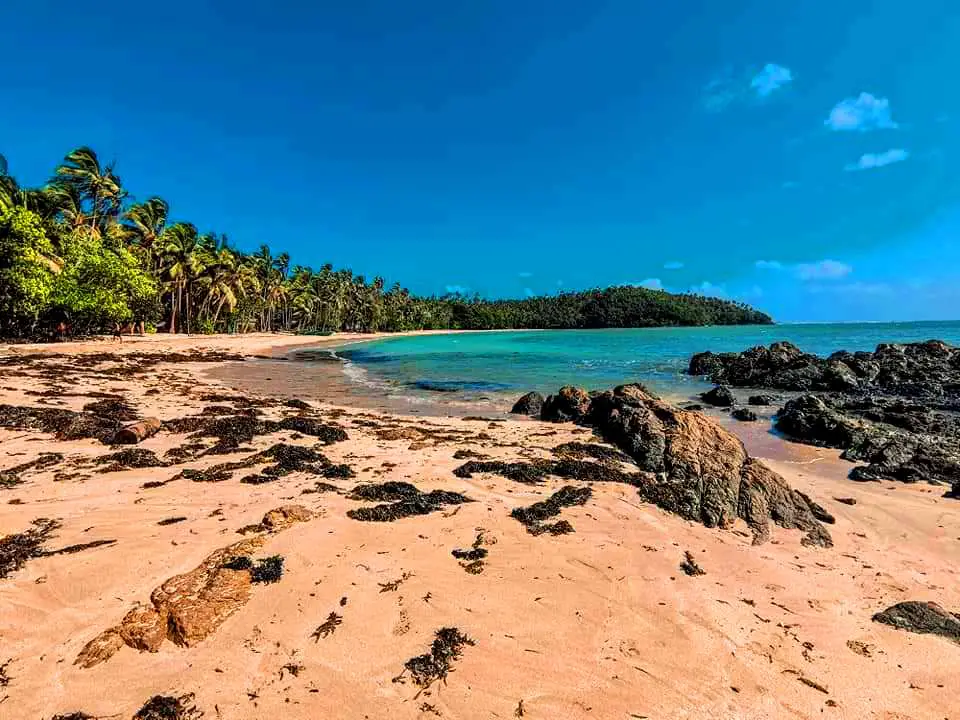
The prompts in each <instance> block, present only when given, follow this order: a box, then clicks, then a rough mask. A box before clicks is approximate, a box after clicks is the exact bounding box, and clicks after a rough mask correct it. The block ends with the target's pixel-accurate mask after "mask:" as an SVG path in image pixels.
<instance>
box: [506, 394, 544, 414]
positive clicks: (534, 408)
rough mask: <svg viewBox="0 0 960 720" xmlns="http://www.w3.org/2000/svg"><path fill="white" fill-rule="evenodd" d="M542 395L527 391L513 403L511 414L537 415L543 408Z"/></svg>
mask: <svg viewBox="0 0 960 720" xmlns="http://www.w3.org/2000/svg"><path fill="white" fill-rule="evenodd" d="M543 401H544V397H543V395H541V394H540V393H538V392H528V393H527V394H526V395H524V396H523V397H521V398H520V399H519V400H517V402H515V403H514V405H513V407H512V408H511V409H510V412H511V413H512V414H513V415H529V416H530V417H539V416H540V412H541V411H542V410H543Z"/></svg>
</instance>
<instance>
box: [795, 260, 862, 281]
mask: <svg viewBox="0 0 960 720" xmlns="http://www.w3.org/2000/svg"><path fill="white" fill-rule="evenodd" d="M795 270H796V273H797V277H799V278H800V279H801V280H836V279H838V278H842V277H846V276H847V275H849V274H850V273H852V272H853V268H852V267H850V266H849V265H847V264H846V263H842V262H839V261H837V260H820V261H819V262H815V263H800V264H799V265H797V266H796V268H795Z"/></svg>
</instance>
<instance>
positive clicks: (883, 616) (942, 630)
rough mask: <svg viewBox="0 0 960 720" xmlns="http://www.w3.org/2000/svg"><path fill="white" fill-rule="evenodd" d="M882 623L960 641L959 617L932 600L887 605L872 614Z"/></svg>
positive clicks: (875, 620) (874, 618) (899, 628)
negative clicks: (885, 607)
mask: <svg viewBox="0 0 960 720" xmlns="http://www.w3.org/2000/svg"><path fill="white" fill-rule="evenodd" d="M873 620H874V622H878V623H883V624H885V625H890V626H892V627H895V628H897V629H898V630H906V631H908V632H913V633H920V634H930V635H941V636H943V637H945V638H948V639H949V640H953V641H954V642H958V643H960V618H958V616H957V615H956V614H954V613H951V612H948V611H946V610H944V609H943V608H942V607H940V606H939V605H937V604H936V603H933V602H919V601H916V600H908V601H906V602H901V603H897V604H896V605H893V606H891V607H888V608H887V609H886V610H884V611H882V612H878V613H877V614H876V615H874V616H873Z"/></svg>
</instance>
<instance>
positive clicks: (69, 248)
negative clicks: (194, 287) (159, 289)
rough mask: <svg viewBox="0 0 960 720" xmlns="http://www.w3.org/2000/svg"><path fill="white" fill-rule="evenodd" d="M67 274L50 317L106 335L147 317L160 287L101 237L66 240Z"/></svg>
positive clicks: (79, 235) (85, 234)
mask: <svg viewBox="0 0 960 720" xmlns="http://www.w3.org/2000/svg"><path fill="white" fill-rule="evenodd" d="M62 252H63V260H64V269H63V271H62V272H61V273H59V274H58V275H57V276H56V279H55V280H54V283H53V291H52V292H51V294H50V312H52V313H53V315H55V316H59V317H63V318H64V319H66V320H67V321H69V322H70V323H71V324H72V325H73V327H74V328H75V329H76V330H80V331H87V330H97V329H104V328H106V327H108V326H110V325H112V324H113V323H117V322H126V321H128V320H134V319H140V318H142V315H141V316H140V318H135V316H134V310H138V311H139V312H141V313H143V312H145V310H146V309H147V308H149V307H150V304H151V301H152V300H153V298H154V297H155V296H156V283H155V281H154V280H153V278H151V277H150V276H149V275H148V274H147V273H146V272H145V271H144V270H143V269H142V268H141V267H140V263H139V262H138V261H137V258H136V257H135V256H134V255H133V254H132V253H131V252H130V251H129V250H127V249H125V248H122V247H121V248H110V247H107V246H106V245H105V243H104V242H103V240H101V239H100V238H99V237H98V236H97V235H96V234H95V233H92V232H89V231H86V230H77V231H75V232H73V233H72V234H70V235H68V236H67V237H65V238H64V239H63V240H62Z"/></svg>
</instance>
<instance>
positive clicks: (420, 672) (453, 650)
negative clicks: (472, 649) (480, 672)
mask: <svg viewBox="0 0 960 720" xmlns="http://www.w3.org/2000/svg"><path fill="white" fill-rule="evenodd" d="M474 644H475V643H474V641H473V640H471V639H470V638H469V637H467V636H466V635H465V634H464V633H462V632H460V630H458V629H457V628H451V627H447V628H441V629H440V630H437V632H436V636H435V638H434V641H433V645H431V647H430V652H429V653H427V654H424V655H417V656H416V657H412V658H410V659H409V660H407V662H405V663H404V665H403V667H404V672H403V673H401V674H400V675H398V676H397V677H395V678H394V679H393V681H394V682H402V681H403V676H404V674H405V673H407V672H409V673H410V677H411V679H412V680H413V682H414V683H415V684H416V685H417V686H419V687H420V688H423V689H426V688H428V687H430V686H431V685H432V684H433V683H434V682H436V681H437V680H443V681H444V683H446V681H447V675H449V673H450V672H451V671H452V669H453V668H452V665H453V662H454V661H455V660H457V659H459V658H460V656H461V655H462V654H463V648H464V646H466V645H474ZM418 694H419V693H418Z"/></svg>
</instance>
